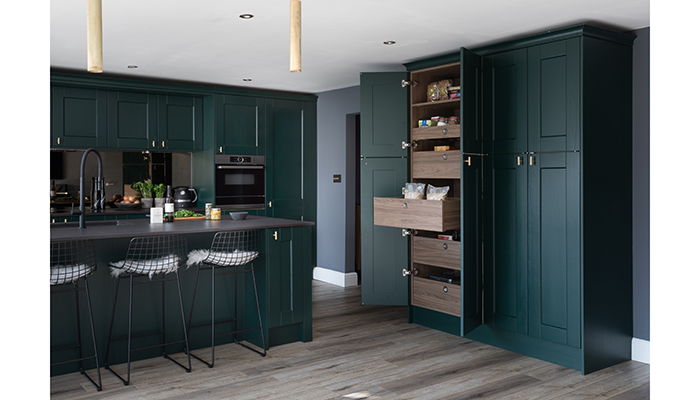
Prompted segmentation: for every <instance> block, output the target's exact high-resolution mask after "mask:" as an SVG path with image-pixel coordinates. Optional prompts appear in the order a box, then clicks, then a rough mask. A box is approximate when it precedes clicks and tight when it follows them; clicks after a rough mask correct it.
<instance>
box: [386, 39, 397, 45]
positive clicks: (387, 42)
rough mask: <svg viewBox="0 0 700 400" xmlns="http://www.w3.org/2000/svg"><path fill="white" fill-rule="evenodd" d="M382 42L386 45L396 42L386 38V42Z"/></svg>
mask: <svg viewBox="0 0 700 400" xmlns="http://www.w3.org/2000/svg"><path fill="white" fill-rule="evenodd" d="M384 44H385V45H387V46H391V45H392V44H396V42H395V41H393V40H387V41H386V42H384Z"/></svg>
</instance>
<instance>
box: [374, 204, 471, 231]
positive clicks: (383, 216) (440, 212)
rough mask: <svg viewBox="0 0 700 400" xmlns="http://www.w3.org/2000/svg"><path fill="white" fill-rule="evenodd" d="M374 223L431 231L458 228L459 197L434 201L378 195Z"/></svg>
mask: <svg viewBox="0 0 700 400" xmlns="http://www.w3.org/2000/svg"><path fill="white" fill-rule="evenodd" d="M374 224H375V225H382V226H392V227H395V228H406V229H418V230H424V231H432V232H444V231H446V230H449V229H459V198H457V197H448V198H447V199H445V200H444V201H434V200H409V199H404V198H403V197H375V198H374Z"/></svg>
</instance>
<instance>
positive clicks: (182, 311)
mask: <svg viewBox="0 0 700 400" xmlns="http://www.w3.org/2000/svg"><path fill="white" fill-rule="evenodd" d="M175 277H176V278H177V294H178V296H179V297H180V314H181V315H182V330H183V332H184V333H185V353H186V354H187V368H186V369H185V371H187V372H190V371H192V360H191V359H190V341H189V336H188V333H187V328H188V326H187V325H186V324H185V308H184V306H183V303H182V288H181V287H180V272H179V271H175Z"/></svg>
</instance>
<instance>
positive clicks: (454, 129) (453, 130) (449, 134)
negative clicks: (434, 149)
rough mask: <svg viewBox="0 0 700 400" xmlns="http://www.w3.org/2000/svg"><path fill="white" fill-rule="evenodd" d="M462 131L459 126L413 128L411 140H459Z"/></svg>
mask: <svg viewBox="0 0 700 400" xmlns="http://www.w3.org/2000/svg"><path fill="white" fill-rule="evenodd" d="M461 134H462V130H461V129H460V126H459V125H447V126H429V127H425V126H424V127H420V128H413V130H412V131H411V139H412V140H426V139H459V138H460V137H461Z"/></svg>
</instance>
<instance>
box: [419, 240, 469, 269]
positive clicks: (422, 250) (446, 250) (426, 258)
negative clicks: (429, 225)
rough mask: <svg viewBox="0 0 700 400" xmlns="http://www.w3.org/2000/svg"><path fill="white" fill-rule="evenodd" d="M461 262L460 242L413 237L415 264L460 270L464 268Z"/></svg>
mask: <svg viewBox="0 0 700 400" xmlns="http://www.w3.org/2000/svg"><path fill="white" fill-rule="evenodd" d="M461 260H462V244H461V243H460V242H455V241H450V240H441V239H431V238H426V237H420V236H414V237H413V262H416V263H420V264H428V265H435V266H437V267H444V268H450V269H457V270H459V269H461V267H462V263H461Z"/></svg>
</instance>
